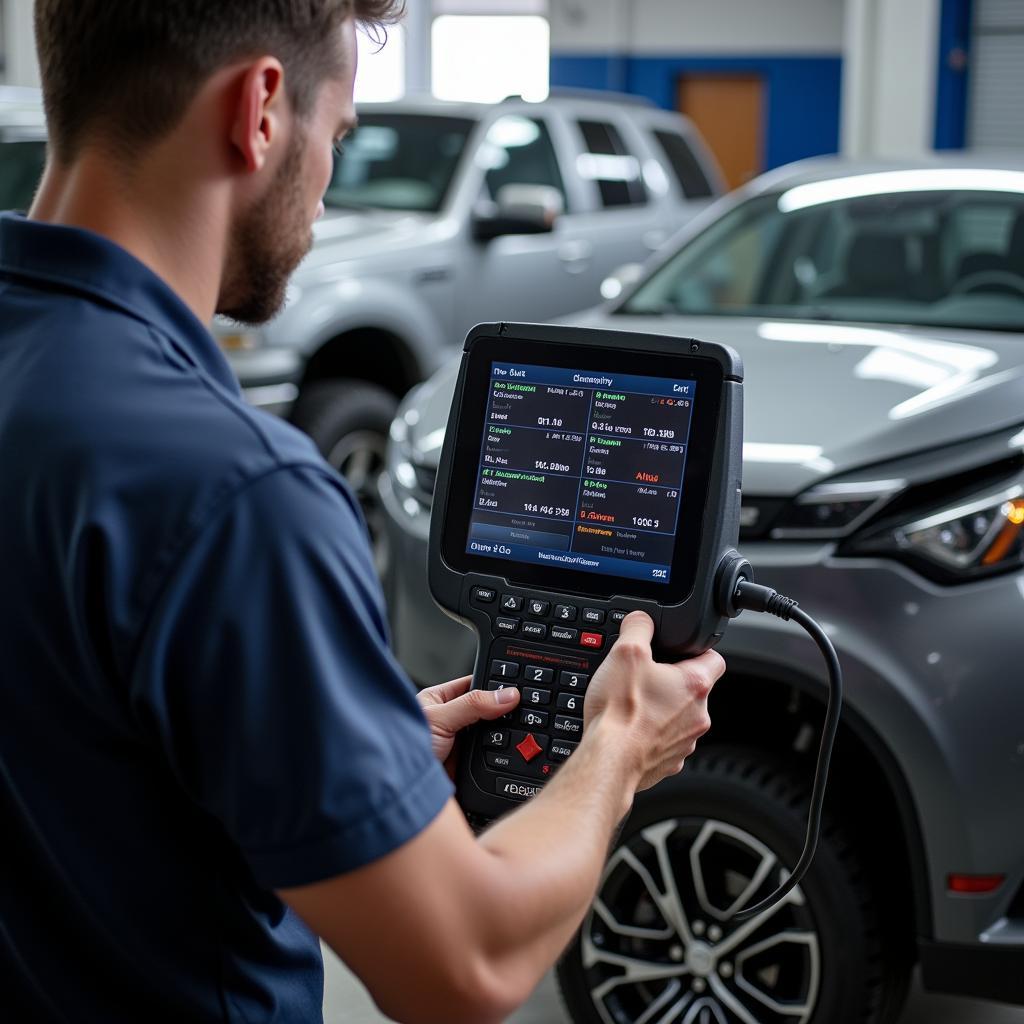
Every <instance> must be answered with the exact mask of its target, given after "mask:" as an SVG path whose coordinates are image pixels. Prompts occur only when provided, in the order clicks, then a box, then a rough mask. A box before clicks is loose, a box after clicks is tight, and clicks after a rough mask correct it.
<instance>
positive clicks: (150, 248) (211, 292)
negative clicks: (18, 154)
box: [29, 153, 227, 323]
mask: <svg viewBox="0 0 1024 1024" xmlns="http://www.w3.org/2000/svg"><path fill="white" fill-rule="evenodd" d="M160 166H163V167H164V168H168V167H171V168H175V170H178V171H180V173H178V174H174V173H173V172H168V171H167V170H164V171H163V172H162V173H161V172H160V171H159V170H158V169H157V168H159V167H160ZM151 169H152V170H151ZM187 174H188V170H187V168H181V167H180V166H178V165H175V164H174V163H172V162H171V163H169V162H168V161H166V160H164V161H163V162H162V165H161V164H158V163H157V161H150V162H148V166H146V167H142V168H140V169H139V170H138V171H137V172H136V173H134V174H133V175H132V177H131V179H130V180H129V179H126V177H125V176H124V175H123V174H121V173H118V168H117V167H116V166H115V165H114V164H113V163H112V161H110V160H108V159H105V158H104V157H102V156H99V155H97V154H93V153H84V154H83V155H82V156H81V157H80V158H79V159H77V160H76V161H75V162H74V163H72V164H70V165H68V166H67V167H63V166H60V165H57V164H55V163H53V162H52V161H51V163H50V164H49V165H48V166H47V169H46V173H45V174H44V176H43V182H42V184H41V186H40V188H39V192H38V194H37V196H36V199H35V202H34V203H33V204H32V209H31V210H30V211H29V217H30V218H31V219H32V220H39V221H45V222H48V223H51V224H62V225H64V226H66V227H76V228H86V229H88V230H89V231H93V232H95V233H96V234H99V235H102V236H103V237H105V238H108V239H110V241H112V242H114V243H116V244H117V245H119V246H121V248H123V249H125V250H127V251H128V252H130V253H131V254H132V255H133V256H134V257H135V258H136V259H138V260H140V261H141V262H142V263H144V264H146V266H147V267H149V268H150V270H152V271H153V272H154V273H155V274H157V275H158V276H159V277H161V278H162V279H163V280H164V281H165V282H166V283H167V284H168V285H169V286H170V287H171V288H172V289H173V290H174V291H175V292H176V293H177V294H178V295H179V297H180V298H181V299H182V300H183V301H184V302H185V304H186V305H187V306H188V307H189V308H190V309H191V310H192V311H193V313H195V315H196V316H197V317H198V318H199V319H200V320H201V321H202V322H203V323H209V322H210V320H211V319H212V318H213V314H214V312H215V309H216V304H217V296H218V294H219V292H220V285H221V274H222V272H223V254H224V246H225V239H226V237H227V213H226V210H225V209H224V208H223V204H222V203H219V202H217V197H216V195H215V193H214V191H213V190H212V189H208V190H204V189H203V188H202V186H201V185H197V184H196V183H195V182H194V181H193V182H186V181H185V180H184V179H185V178H186V176H187Z"/></svg>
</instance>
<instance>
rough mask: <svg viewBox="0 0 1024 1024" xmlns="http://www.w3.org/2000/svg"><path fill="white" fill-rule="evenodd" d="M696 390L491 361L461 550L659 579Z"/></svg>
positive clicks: (665, 573) (667, 567)
mask: <svg viewBox="0 0 1024 1024" xmlns="http://www.w3.org/2000/svg"><path fill="white" fill-rule="evenodd" d="M695 391H696V384H695V382H694V381H692V380H671V379H667V378H664V377H643V376H635V375H631V374H623V373H603V372H595V371H592V370H572V369H563V368H560V367H551V366H530V365H519V364H515V363H504V362H495V363H492V364H491V375H490V381H489V394H488V396H487V410H486V414H485V419H484V432H483V440H482V442H481V447H480V460H479V465H478V467H477V476H476V483H475V488H474V496H473V510H472V514H471V515H470V521H469V537H468V539H467V545H466V551H467V553H469V554H473V555H485V556H489V557H492V558H504V559H508V560H510V561H513V562H522V563H526V564H530V565H545V566H550V567H553V568H563V569H574V570H578V571H583V572H594V573H602V574H606V575H612V576H621V577H627V578H630V579H638V580H640V579H642V580H648V581H651V582H656V583H668V582H669V580H670V576H671V566H672V555H673V551H674V548H675V541H676V530H677V529H678V526H679V516H680V507H681V505H682V499H683V478H684V475H685V469H686V454H687V445H688V442H689V436H690V425H691V422H692V418H693V402H694V397H695V396H694V393H695Z"/></svg>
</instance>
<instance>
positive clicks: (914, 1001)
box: [324, 950, 1024, 1024]
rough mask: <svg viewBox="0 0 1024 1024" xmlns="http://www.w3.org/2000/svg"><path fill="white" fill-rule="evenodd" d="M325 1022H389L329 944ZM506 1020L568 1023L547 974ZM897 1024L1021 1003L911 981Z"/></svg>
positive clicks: (994, 1012) (1018, 1021)
mask: <svg viewBox="0 0 1024 1024" xmlns="http://www.w3.org/2000/svg"><path fill="white" fill-rule="evenodd" d="M324 966H325V968H326V975H327V980H326V991H325V995H324V1022H325V1024H387V1022H388V1018H387V1017H385V1016H383V1014H381V1013H379V1012H378V1011H377V1010H376V1008H375V1007H374V1005H373V1002H372V1000H371V999H370V997H369V996H368V995H367V994H366V991H365V990H364V989H363V987H362V985H360V984H359V982H358V981H357V980H356V978H355V977H354V976H353V975H352V974H351V973H350V972H349V971H348V970H347V969H346V968H345V966H344V964H342V963H341V962H340V961H339V960H338V959H337V957H335V956H334V955H333V954H332V953H331V952H330V951H329V950H324ZM508 1024H569V1022H568V1017H567V1016H566V1015H565V1012H564V1010H563V1009H562V1006H561V1003H560V1002H559V1000H558V994H557V993H556V991H555V983H554V981H553V980H552V978H551V977H550V976H548V977H546V978H545V979H544V981H543V982H541V984H540V987H539V988H538V989H537V991H536V992H534V994H533V996H532V997H531V999H530V1000H529V1002H528V1003H526V1005H525V1006H523V1008H522V1009H521V1010H519V1011H518V1012H517V1013H515V1014H513V1015H512V1016H511V1017H510V1018H509V1019H508ZM900 1024H1024V1007H1013V1006H1004V1005H1002V1004H996V1003H982V1002H977V1001H975V1000H972V999H957V998H954V997H952V996H935V995H929V994H927V993H924V992H922V991H921V990H920V987H919V986H918V985H916V984H915V986H914V989H913V992H912V993H911V996H910V1001H909V1002H908V1004H907V1009H906V1012H905V1013H904V1014H903V1017H902V1018H901V1021H900Z"/></svg>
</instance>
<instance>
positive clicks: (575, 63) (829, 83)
mask: <svg viewBox="0 0 1024 1024" xmlns="http://www.w3.org/2000/svg"><path fill="white" fill-rule="evenodd" d="M842 64H843V62H842V58H841V57H775V56H772V57H757V56H750V57H748V56H744V57H718V56H715V57H643V56H625V57H623V56H614V55H611V56H598V55H576V54H573V55H569V54H558V53H553V54H552V56H551V85H552V86H568V87H574V88H587V89H616V90H620V91H623V92H630V93H634V94H636V95H638V96H647V97H648V98H649V99H651V100H653V101H654V102H655V103H656V104H657V105H658V106H659V107H664V108H666V109H668V110H674V109H675V104H676V82H677V80H678V78H679V76H680V75H681V74H684V73H686V72H700V73H713V72H716V71H720V72H732V73H736V72H748V73H755V74H759V75H761V76H762V78H763V79H764V83H765V111H764V117H765V124H764V126H763V132H762V137H763V139H764V146H765V153H764V160H765V168H764V169H765V170H768V169H770V168H772V167H778V166H779V165H780V164H785V163H789V162H790V161H791V160H800V159H802V158H803V157H808V156H817V155H819V154H821V153H835V152H838V149H839V98H840V81H841V77H842Z"/></svg>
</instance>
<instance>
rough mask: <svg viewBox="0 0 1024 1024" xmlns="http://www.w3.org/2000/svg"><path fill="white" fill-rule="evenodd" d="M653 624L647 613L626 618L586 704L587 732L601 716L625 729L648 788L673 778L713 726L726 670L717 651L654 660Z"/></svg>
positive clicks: (642, 786) (641, 783)
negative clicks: (711, 713) (711, 712)
mask: <svg viewBox="0 0 1024 1024" xmlns="http://www.w3.org/2000/svg"><path fill="white" fill-rule="evenodd" d="M653 636H654V623H653V622H652V621H651V619H650V616H648V615H646V614H644V613H643V612H631V613H630V614H629V615H627V616H626V618H625V619H623V620H622V627H621V630H620V632H619V639H618V640H616V641H615V644H614V645H613V646H612V649H611V651H610V652H609V654H608V657H607V658H605V660H604V661H603V662H602V663H601V666H600V667H599V668H598V670H597V672H595V673H594V678H593V681H592V682H591V684H590V688H589V689H588V690H587V698H586V704H585V705H584V711H583V715H584V720H585V721H586V727H585V728H586V729H589V728H590V726H591V725H592V724H593V723H594V722H595V721H596V720H597V719H600V718H607V719H609V720H610V721H613V722H615V723H617V724H618V725H619V726H620V727H624V729H623V731H624V734H625V739H624V740H623V742H626V743H628V744H629V745H630V746H631V747H632V749H633V751H634V754H635V764H636V767H637V770H638V776H639V784H638V785H637V789H638V790H639V789H648V788H649V787H651V786H654V785H656V784H657V783H658V782H660V781H661V780H662V779H664V778H665V777H666V776H669V775H674V774H675V773H676V772H678V771H679V770H680V769H681V768H682V767H683V761H684V760H685V759H686V758H687V757H689V755H690V754H692V753H693V750H694V746H695V745H696V743H697V740H698V739H700V737H701V736H703V735H704V733H706V732H707V731H708V729H709V728H710V727H711V719H710V718H709V717H708V695H709V694H710V693H711V688H712V687H713V686H714V685H715V682H716V681H717V680H718V679H719V677H720V676H721V675H722V673H723V672H724V671H725V662H724V661H723V660H722V657H721V655H720V654H718V653H717V652H715V651H705V652H704V653H703V654H702V655H700V657H697V658H690V659H688V660H686V661H680V662H678V663H677V664H674V665H673V664H669V663H664V662H656V661H655V660H654V658H653V657H652V656H651V639H652V637H653Z"/></svg>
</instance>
